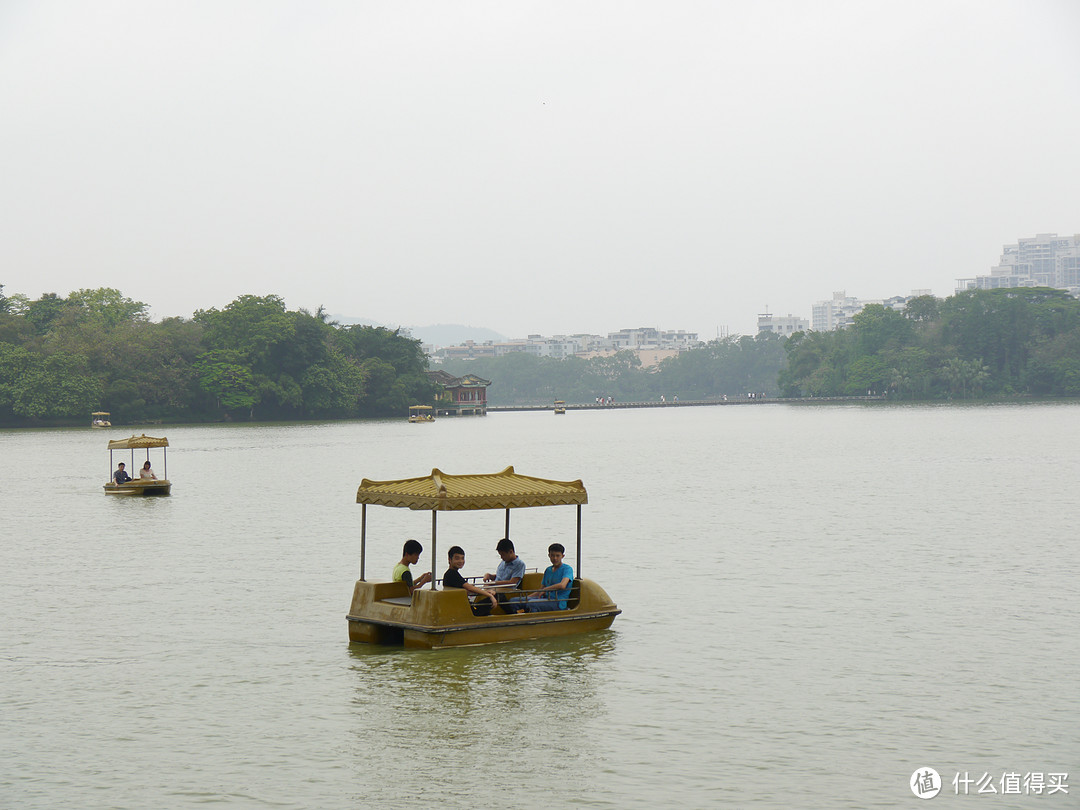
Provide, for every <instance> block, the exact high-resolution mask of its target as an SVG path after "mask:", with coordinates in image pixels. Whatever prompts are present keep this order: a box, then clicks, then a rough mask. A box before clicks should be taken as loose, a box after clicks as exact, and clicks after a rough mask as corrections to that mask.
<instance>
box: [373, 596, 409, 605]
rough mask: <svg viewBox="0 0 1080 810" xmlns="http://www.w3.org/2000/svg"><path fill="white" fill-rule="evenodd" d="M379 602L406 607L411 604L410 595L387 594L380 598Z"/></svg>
mask: <svg viewBox="0 0 1080 810" xmlns="http://www.w3.org/2000/svg"><path fill="white" fill-rule="evenodd" d="M379 601H380V602H389V603H390V604H391V605H405V606H406V607H408V606H410V605H411V604H412V597H411V596H388V597H386V598H385V599H380V600H379Z"/></svg>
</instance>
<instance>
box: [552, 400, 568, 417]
mask: <svg viewBox="0 0 1080 810" xmlns="http://www.w3.org/2000/svg"><path fill="white" fill-rule="evenodd" d="M555 413H557V414H558V413H566V403H565V402H563V401H562V400H561V399H557V400H555Z"/></svg>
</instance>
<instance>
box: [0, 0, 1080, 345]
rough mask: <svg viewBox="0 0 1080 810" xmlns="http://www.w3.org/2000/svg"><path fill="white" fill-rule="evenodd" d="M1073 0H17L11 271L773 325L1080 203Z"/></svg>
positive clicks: (1, 193)
mask: <svg viewBox="0 0 1080 810" xmlns="http://www.w3.org/2000/svg"><path fill="white" fill-rule="evenodd" d="M1078 43H1080V3H1077V2H1075V0H1022V1H1021V2H1012V1H1011V0H970V1H962V0H902V2H873V0H850V1H848V2H839V0H813V2H811V1H810V0H805V1H804V2H784V1H777V0H764V1H762V0H753V2H751V0H743V1H742V2H720V1H719V0H717V1H716V2H671V0H666V1H665V2H634V0H614V1H612V2H589V1H588V0H574V1H573V2H552V0H544V1H543V2H513V0H495V1H494V2H468V1H466V2H448V1H447V0H438V2H408V0H405V1H404V2H402V0H394V2H380V3H372V2H360V1H358V0H349V1H348V2H322V1H320V0H305V2H272V1H270V0H235V1H234V2H230V0H207V1H206V2H200V0H184V1H183V2H175V1H174V0H170V1H169V2H155V1H154V0H111V1H110V0H97V1H96V2H93V3H87V2H74V1H73V2H50V1H49V0H32V1H27V2H20V1H19V0H0V283H2V284H4V285H5V292H6V293H8V294H11V293H18V292H21V293H25V294H26V295H29V296H30V297H31V298H37V297H38V296H39V295H40V294H41V293H43V292H56V293H59V294H61V295H66V294H67V293H68V292H69V291H71V290H72V289H77V288H80V287H102V286H107V287H116V288H118V289H120V290H121V291H122V292H123V293H124V294H125V295H127V296H129V297H131V298H135V299H137V300H140V301H144V302H146V303H148V304H150V306H151V310H152V314H153V316H154V317H155V318H159V317H162V316H166V315H182V316H185V317H190V315H191V313H192V312H193V311H194V310H195V309H197V308H206V307H212V306H216V307H221V306H224V305H225V304H227V303H228V302H229V301H231V300H232V299H233V298H235V297H236V296H237V295H241V294H245V293H252V294H258V295H264V294H268V293H277V294H279V295H281V296H283V297H284V299H285V302H286V304H287V305H288V307H289V308H290V309H295V308H299V307H305V308H308V309H311V310H314V309H315V308H316V307H318V306H319V305H324V306H325V307H326V308H327V310H328V311H330V312H331V313H334V314H338V315H348V316H358V317H367V318H372V319H375V320H378V321H382V322H387V323H400V324H404V325H417V326H418V325H425V324H431V323H465V324H472V325H478V326H488V327H491V328H493V329H496V330H498V331H500V332H502V333H504V334H506V335H509V336H514V337H516V336H523V335H525V334H527V333H535V332H538V333H544V334H555V333H563V332H575V331H589V332H607V331H612V330H615V329H618V328H620V327H627V326H658V327H661V328H665V329H688V330H694V331H698V332H700V333H701V334H702V337H706V338H707V337H713V336H714V335H715V334H716V329H717V327H721V328H723V327H727V328H728V329H729V330H730V331H731V332H743V333H753V332H754V331H755V330H756V325H755V324H756V315H757V313H758V312H760V311H762V309H763V307H764V306H765V305H768V306H769V310H770V311H771V312H775V313H779V314H786V313H788V312H791V313H794V314H799V315H803V316H804V317H809V315H810V307H811V304H812V303H813V302H814V301H816V300H820V299H822V298H827V297H829V296H830V295H831V294H832V292H833V291H834V290H846V291H847V293H848V294H849V295H854V296H858V297H861V298H878V297H885V296H890V295H897V294H901V295H902V294H908V293H909V292H910V291H911V290H912V289H916V288H929V289H931V290H932V291H933V292H934V293H935V294H936V295H939V296H945V295H950V294H951V293H952V291H953V288H954V285H955V279H956V278H958V277H967V276H973V275H976V274H978V273H985V272H988V270H989V267H990V266H991V265H993V264H995V263H996V261H997V258H998V256H999V254H1000V252H1001V246H1002V245H1003V244H1005V243H1009V242H1015V241H1016V239H1017V238H1018V237H1022V236H1034V235H1035V234H1036V233H1040V232H1054V231H1056V232H1058V233H1062V234H1071V233H1074V232H1080V197H1078V195H1077V189H1078V188H1080V183H1078V180H1080V47H1078Z"/></svg>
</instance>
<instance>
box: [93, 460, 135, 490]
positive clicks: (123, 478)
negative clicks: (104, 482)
mask: <svg viewBox="0 0 1080 810" xmlns="http://www.w3.org/2000/svg"><path fill="white" fill-rule="evenodd" d="M112 477H113V481H115V482H116V483H118V484H126V483H127V482H128V481H130V480H131V476H130V475H128V474H127V470H125V469H124V462H122V461H121V462H120V463H119V464H117V465H116V472H114V473H113V474H112ZM98 480H101V479H98Z"/></svg>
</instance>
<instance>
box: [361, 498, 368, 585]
mask: <svg viewBox="0 0 1080 810" xmlns="http://www.w3.org/2000/svg"><path fill="white" fill-rule="evenodd" d="M366 554H367V504H366V503H362V504H360V580H361V581H363V580H364V557H365V555H366Z"/></svg>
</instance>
